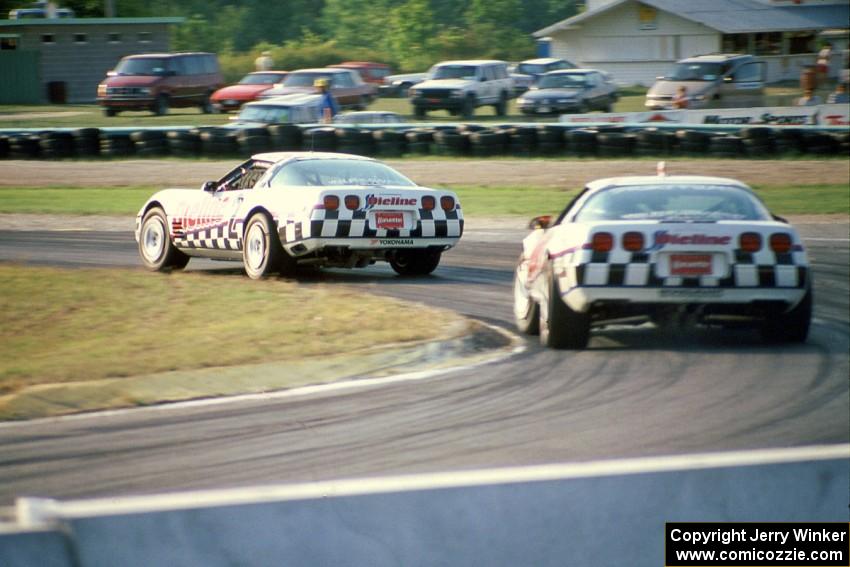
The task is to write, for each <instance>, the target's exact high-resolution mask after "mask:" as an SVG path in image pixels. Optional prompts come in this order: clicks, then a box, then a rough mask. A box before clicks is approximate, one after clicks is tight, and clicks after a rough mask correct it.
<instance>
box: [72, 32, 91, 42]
mask: <svg viewBox="0 0 850 567" xmlns="http://www.w3.org/2000/svg"><path fill="white" fill-rule="evenodd" d="M88 42H89V36H88V34H85V33H75V34H74V43H88Z"/></svg>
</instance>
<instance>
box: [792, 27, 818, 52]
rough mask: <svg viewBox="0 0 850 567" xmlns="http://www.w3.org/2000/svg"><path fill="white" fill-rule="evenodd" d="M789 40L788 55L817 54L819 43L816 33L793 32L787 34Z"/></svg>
mask: <svg viewBox="0 0 850 567" xmlns="http://www.w3.org/2000/svg"><path fill="white" fill-rule="evenodd" d="M785 35H786V37H787V39H788V54H789V55H797V54H800V53H815V52H817V47H816V45H817V42H816V41H815V40H816V36H815V33H814V32H791V33H788V34H785Z"/></svg>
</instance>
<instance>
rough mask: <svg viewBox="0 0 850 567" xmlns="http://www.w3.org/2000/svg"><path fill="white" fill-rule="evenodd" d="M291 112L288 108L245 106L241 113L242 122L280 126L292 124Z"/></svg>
mask: <svg viewBox="0 0 850 567" xmlns="http://www.w3.org/2000/svg"><path fill="white" fill-rule="evenodd" d="M290 116H291V112H290V109H289V107H288V106H262V105H256V106H243V107H242V111H241V112H240V113H239V120H240V121H241V122H264V123H266V124H278V123H287V122H291V119H290Z"/></svg>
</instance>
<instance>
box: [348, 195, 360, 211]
mask: <svg viewBox="0 0 850 567" xmlns="http://www.w3.org/2000/svg"><path fill="white" fill-rule="evenodd" d="M345 208H346V209H348V210H349V211H354V210H356V209H359V208H360V197H358V196H357V195H346V196H345Z"/></svg>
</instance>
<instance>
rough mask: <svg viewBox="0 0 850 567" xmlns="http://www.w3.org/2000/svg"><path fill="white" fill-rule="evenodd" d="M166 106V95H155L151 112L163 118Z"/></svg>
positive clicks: (166, 112)
mask: <svg viewBox="0 0 850 567" xmlns="http://www.w3.org/2000/svg"><path fill="white" fill-rule="evenodd" d="M168 106H169V105H168V95H164V94H160V95H157V97H156V100H155V101H154V103H153V108H152V109H151V110H152V111H153V113H154V114H156V115H157V116H165V115H166V114H168Z"/></svg>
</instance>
